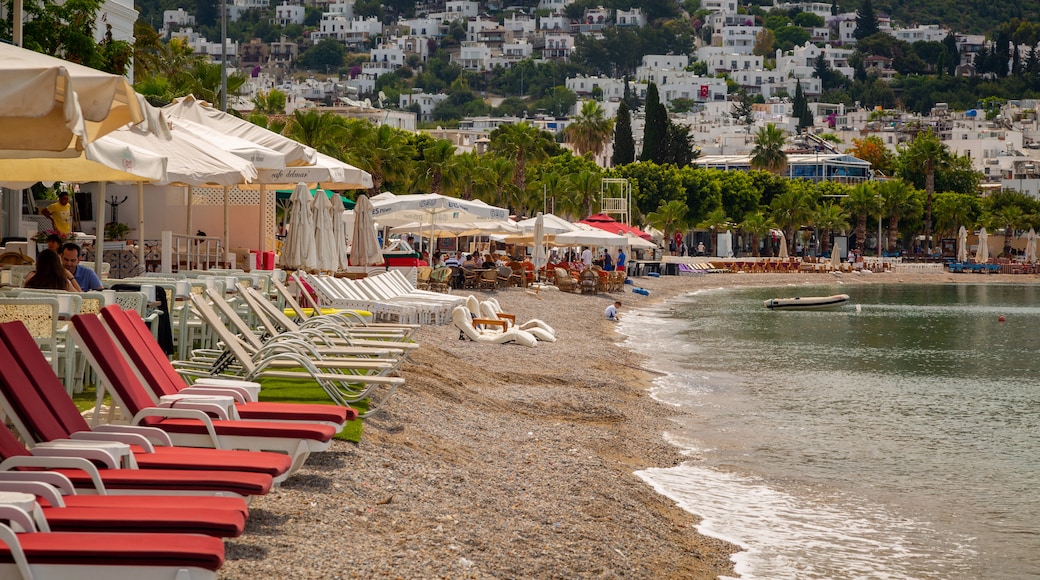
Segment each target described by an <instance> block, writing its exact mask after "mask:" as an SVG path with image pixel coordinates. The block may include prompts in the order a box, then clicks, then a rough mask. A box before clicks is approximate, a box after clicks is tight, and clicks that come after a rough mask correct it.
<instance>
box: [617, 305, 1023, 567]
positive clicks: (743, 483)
mask: <svg viewBox="0 0 1040 580" xmlns="http://www.w3.org/2000/svg"><path fill="white" fill-rule="evenodd" d="M839 292H843V293H847V294H849V295H850V296H851V301H850V303H849V304H848V305H845V306H843V307H841V308H839V309H835V310H823V311H803V312H792V311H784V312H775V311H770V310H767V309H766V308H765V307H764V306H763V301H764V300H765V299H767V298H772V297H789V296H813V295H830V294H835V293H839ZM1001 316H1003V317H1004V321H1001V319H1000V317H1001ZM619 330H620V331H621V332H622V333H623V334H625V335H627V336H628V337H629V338H628V340H627V342H628V344H629V345H630V346H631V347H632V348H634V349H636V350H638V351H640V352H642V353H644V354H645V355H646V356H647V357H648V358H649V361H648V364H649V365H650V366H651V367H652V368H655V369H658V370H661V371H664V372H665V373H666V374H665V375H663V376H662V377H661V378H659V379H658V380H656V381H655V385H654V391H653V393H654V396H655V397H657V398H658V399H659V400H660V401H662V402H663V403H665V404H669V405H674V406H675V407H676V409H677V410H678V411H679V414H678V417H677V418H676V420H675V423H674V428H672V429H670V430H669V431H668V432H667V433H665V437H667V438H668V439H669V440H670V441H672V442H673V443H674V444H676V445H678V446H680V447H682V448H683V449H685V450H686V453H687V454H688V456H689V458H688V460H687V461H686V462H684V463H683V464H682V465H680V466H676V467H671V468H661V469H647V470H644V471H641V472H639V473H638V475H639V476H640V477H642V478H643V479H644V480H646V481H647V482H648V483H649V484H650V485H652V486H653V487H654V488H655V489H657V490H658V491H660V492H661V493H663V494H665V495H667V496H668V497H670V498H672V499H673V500H675V501H676V502H677V503H678V504H679V505H680V506H682V507H683V508H685V509H686V510H688V511H690V512H692V513H694V514H697V515H698V516H701V517H703V522H702V524H701V527H700V530H701V532H703V533H705V534H708V535H712V536H716V537H720V538H723V539H726V540H729V541H731V542H733V543H735V544H737V545H739V546H740V547H741V548H742V551H741V552H740V553H739V554H738V555H736V556H735V558H734V560H735V562H736V570H737V572H738V573H739V574H740V576H741V577H742V578H745V579H749V578H758V579H770V580H772V579H782V578H791V579H808V578H937V579H957V578H1040V380H1038V377H1040V288H1038V287H1030V286H1012V285H928V286H922V285H899V286H894V285H884V286H881V285H877V286H874V285H870V286H851V285H850V286H837V285H835V286H821V287H805V286H800V287H786V288H772V289H758V290H707V291H700V292H697V293H694V294H690V295H687V296H684V297H682V298H679V299H676V300H673V301H671V302H669V303H667V304H665V305H663V306H660V307H658V308H656V309H654V310H646V311H641V312H630V313H629V314H627V315H625V316H624V318H623V321H622V323H621V324H620V326H619Z"/></svg>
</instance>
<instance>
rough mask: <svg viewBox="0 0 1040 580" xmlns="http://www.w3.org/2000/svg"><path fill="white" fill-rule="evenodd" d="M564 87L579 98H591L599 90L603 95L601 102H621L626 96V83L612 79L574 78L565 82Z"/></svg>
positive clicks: (596, 77) (598, 77)
mask: <svg viewBox="0 0 1040 580" xmlns="http://www.w3.org/2000/svg"><path fill="white" fill-rule="evenodd" d="M564 86H566V87H567V89H568V90H569V91H571V92H572V93H574V94H576V95H578V96H579V97H585V96H590V95H592V93H593V91H594V90H596V89H599V91H600V92H601V93H602V95H603V96H602V97H601V99H600V100H603V101H615V100H621V99H622V98H624V96H625V81H624V80H622V79H614V78H610V77H600V76H593V77H587V76H578V77H572V78H569V79H567V80H566V81H564Z"/></svg>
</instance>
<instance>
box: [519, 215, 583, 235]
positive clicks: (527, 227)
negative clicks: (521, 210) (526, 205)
mask: <svg viewBox="0 0 1040 580" xmlns="http://www.w3.org/2000/svg"><path fill="white" fill-rule="evenodd" d="M537 219H538V217H537V216H535V217H533V218H528V219H525V220H520V221H518V222H516V225H518V226H520V228H521V229H523V230H524V231H525V232H528V233H530V232H533V231H534V224H535V220H537ZM576 229H578V228H576V227H574V224H572V223H571V222H569V221H567V220H565V219H563V218H561V217H559V216H557V215H554V214H551V213H546V214H542V230H543V232H544V233H543V234H542V235H544V236H552V235H556V234H563V233H566V232H573V231H574V230H576Z"/></svg>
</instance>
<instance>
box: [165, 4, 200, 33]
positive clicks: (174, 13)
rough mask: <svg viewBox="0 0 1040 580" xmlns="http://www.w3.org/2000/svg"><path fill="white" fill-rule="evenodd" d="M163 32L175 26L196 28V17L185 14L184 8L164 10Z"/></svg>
mask: <svg viewBox="0 0 1040 580" xmlns="http://www.w3.org/2000/svg"><path fill="white" fill-rule="evenodd" d="M162 21H163V30H166V29H168V28H172V27H174V26H195V15H194V14H190V13H188V12H185V11H184V9H183V8H178V9H176V10H163V13H162Z"/></svg>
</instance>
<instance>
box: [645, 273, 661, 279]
mask: <svg viewBox="0 0 1040 580" xmlns="http://www.w3.org/2000/svg"><path fill="white" fill-rule="evenodd" d="M646 275H647V276H650V277H651V278H660V277H661V273H660V272H647V274H646Z"/></svg>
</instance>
